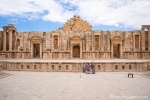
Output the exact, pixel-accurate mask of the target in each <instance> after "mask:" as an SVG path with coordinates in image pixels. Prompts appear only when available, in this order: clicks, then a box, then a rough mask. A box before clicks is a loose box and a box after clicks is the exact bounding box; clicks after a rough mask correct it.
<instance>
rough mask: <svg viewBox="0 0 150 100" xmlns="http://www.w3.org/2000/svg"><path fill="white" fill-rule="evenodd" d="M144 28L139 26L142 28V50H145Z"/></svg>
mask: <svg viewBox="0 0 150 100" xmlns="http://www.w3.org/2000/svg"><path fill="white" fill-rule="evenodd" d="M144 29H145V28H141V30H142V51H144V50H145V32H144Z"/></svg>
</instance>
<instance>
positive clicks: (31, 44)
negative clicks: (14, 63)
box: [30, 43, 33, 58]
mask: <svg viewBox="0 0 150 100" xmlns="http://www.w3.org/2000/svg"><path fill="white" fill-rule="evenodd" d="M30 53H31V58H33V43H32V44H31V51H30Z"/></svg>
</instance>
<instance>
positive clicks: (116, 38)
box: [112, 36, 122, 44]
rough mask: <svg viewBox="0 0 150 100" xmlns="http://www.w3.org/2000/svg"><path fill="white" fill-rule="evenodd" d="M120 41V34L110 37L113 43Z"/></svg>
mask: <svg viewBox="0 0 150 100" xmlns="http://www.w3.org/2000/svg"><path fill="white" fill-rule="evenodd" d="M121 41H122V38H121V37H120V36H115V37H114V38H113V39H112V42H113V44H120V43H121Z"/></svg>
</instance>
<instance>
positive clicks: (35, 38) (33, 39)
mask: <svg viewBox="0 0 150 100" xmlns="http://www.w3.org/2000/svg"><path fill="white" fill-rule="evenodd" d="M30 40H31V41H42V40H43V38H42V37H40V36H37V35H34V36H32V37H31V38H30Z"/></svg>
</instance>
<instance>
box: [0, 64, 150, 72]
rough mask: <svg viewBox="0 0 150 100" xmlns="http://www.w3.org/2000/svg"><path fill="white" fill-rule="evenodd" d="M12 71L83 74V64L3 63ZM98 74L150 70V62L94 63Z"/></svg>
mask: <svg viewBox="0 0 150 100" xmlns="http://www.w3.org/2000/svg"><path fill="white" fill-rule="evenodd" d="M1 64H5V66H6V69H7V70H11V71H42V72H82V70H83V63H74V62H68V63H66V62H37V63H35V62H30V63H29V62H20V63H18V62H3V63H1ZM94 64H95V68H96V72H118V71H123V72H134V71H148V70H150V62H113V63H110V62H103V63H102V62H101V63H98V62H97V63H94Z"/></svg>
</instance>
